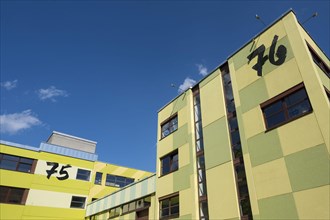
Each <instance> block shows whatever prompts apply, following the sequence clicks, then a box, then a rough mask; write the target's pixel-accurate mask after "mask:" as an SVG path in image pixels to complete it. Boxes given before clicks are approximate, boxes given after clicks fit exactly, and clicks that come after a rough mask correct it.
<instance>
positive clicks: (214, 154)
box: [203, 117, 232, 169]
mask: <svg viewBox="0 0 330 220" xmlns="http://www.w3.org/2000/svg"><path fill="white" fill-rule="evenodd" d="M226 121H227V119H226V118H225V117H223V118H221V119H219V120H216V121H215V122H213V123H211V124H210V125H208V126H206V127H204V129H203V136H204V148H205V151H204V153H205V168H206V169H210V168H212V167H215V166H217V165H220V164H223V163H226V162H228V161H230V160H231V159H232V156H231V153H230V152H231V150H230V148H231V147H230V144H229V140H228V138H229V137H228V129H227V125H226Z"/></svg>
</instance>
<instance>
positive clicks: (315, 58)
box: [307, 43, 330, 77]
mask: <svg viewBox="0 0 330 220" xmlns="http://www.w3.org/2000/svg"><path fill="white" fill-rule="evenodd" d="M307 46H308V49H309V52H310V53H311V55H312V58H313V61H314V63H315V64H316V65H317V66H318V67H320V69H321V70H322V71H323V72H324V73H325V74H326V75H327V76H328V77H330V68H329V67H328V65H327V64H326V63H325V62H324V61H323V60H322V58H321V57H320V56H319V55H318V54H317V53H316V51H315V50H314V49H313V48H312V47H311V45H309V44H308V43H307Z"/></svg>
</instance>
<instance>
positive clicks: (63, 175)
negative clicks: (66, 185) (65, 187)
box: [46, 162, 71, 180]
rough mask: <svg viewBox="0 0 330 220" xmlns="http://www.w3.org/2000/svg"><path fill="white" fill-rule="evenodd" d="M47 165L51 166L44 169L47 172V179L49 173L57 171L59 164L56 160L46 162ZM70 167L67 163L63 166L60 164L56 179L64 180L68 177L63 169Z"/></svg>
mask: <svg viewBox="0 0 330 220" xmlns="http://www.w3.org/2000/svg"><path fill="white" fill-rule="evenodd" d="M47 166H51V168H50V169H49V170H46V172H47V179H49V178H50V177H51V175H53V174H56V173H57V172H58V169H57V168H58V167H59V164H58V163H56V162H47ZM68 168H71V165H70V164H67V165H65V166H61V169H60V171H59V172H58V175H56V178H57V179H58V180H66V179H68V178H69V173H68V171H66V170H65V169H68Z"/></svg>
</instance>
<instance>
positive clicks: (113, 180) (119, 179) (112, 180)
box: [94, 172, 134, 187]
mask: <svg viewBox="0 0 330 220" xmlns="http://www.w3.org/2000/svg"><path fill="white" fill-rule="evenodd" d="M102 176H103V173H101V172H96V174H95V181H94V183H95V184H97V185H101V184H102ZM133 182H134V179H133V178H128V177H124V176H117V175H111V174H107V176H106V179H105V185H106V186H115V187H124V186H127V185H129V184H131V183H133Z"/></svg>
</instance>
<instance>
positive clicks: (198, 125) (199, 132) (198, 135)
mask: <svg viewBox="0 0 330 220" xmlns="http://www.w3.org/2000/svg"><path fill="white" fill-rule="evenodd" d="M202 136H203V134H202V122H197V123H196V139H197V140H198V139H200V138H202Z"/></svg>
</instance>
